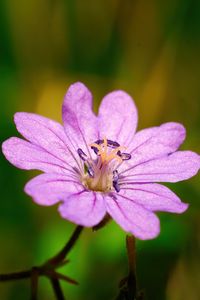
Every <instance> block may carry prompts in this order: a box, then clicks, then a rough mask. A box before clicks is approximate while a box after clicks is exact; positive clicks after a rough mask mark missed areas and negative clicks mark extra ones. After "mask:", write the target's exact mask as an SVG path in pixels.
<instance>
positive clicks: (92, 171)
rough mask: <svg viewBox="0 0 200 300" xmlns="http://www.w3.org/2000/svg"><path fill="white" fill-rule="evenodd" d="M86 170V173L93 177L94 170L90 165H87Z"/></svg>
mask: <svg viewBox="0 0 200 300" xmlns="http://www.w3.org/2000/svg"><path fill="white" fill-rule="evenodd" d="M87 172H88V175H89V176H90V177H94V170H93V169H92V167H91V166H89V167H88V170H87Z"/></svg>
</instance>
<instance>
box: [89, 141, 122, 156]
mask: <svg viewBox="0 0 200 300" xmlns="http://www.w3.org/2000/svg"><path fill="white" fill-rule="evenodd" d="M103 143H104V140H97V141H96V142H94V144H96V145H102V144H103ZM107 145H108V147H110V148H113V149H115V148H117V147H120V144H119V143H117V142H115V141H112V140H107ZM91 149H92V150H93V151H94V153H95V154H97V155H98V152H99V149H98V148H97V147H95V146H93V145H92V146H91Z"/></svg>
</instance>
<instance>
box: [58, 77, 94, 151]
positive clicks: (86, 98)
mask: <svg viewBox="0 0 200 300" xmlns="http://www.w3.org/2000/svg"><path fill="white" fill-rule="evenodd" d="M62 116H63V123H64V128H65V132H66V135H67V137H68V139H69V142H71V143H72V145H73V146H74V150H77V149H78V148H82V149H83V150H84V151H86V150H88V145H89V144H91V143H93V142H94V141H95V140H96V139H97V137H98V133H97V117H96V116H95V114H94V113H93V111H92V95H91V93H90V91H89V90H88V89H87V88H86V86H85V85H84V84H82V83H80V82H77V83H74V84H72V85H71V86H70V87H69V89H68V91H67V94H66V96H65V99H64V103H63V107H62Z"/></svg>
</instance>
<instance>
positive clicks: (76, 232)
mask: <svg viewBox="0 0 200 300" xmlns="http://www.w3.org/2000/svg"><path fill="white" fill-rule="evenodd" d="M82 230H83V227H82V226H80V225H78V226H77V227H76V228H75V230H74V232H73V233H72V235H71V237H70V239H69V241H68V242H67V244H66V245H65V246H64V247H63V249H61V251H59V252H58V253H57V254H56V255H55V256H53V257H52V258H50V259H49V260H48V263H49V264H51V265H57V264H59V263H60V262H62V261H63V260H64V259H65V257H66V255H67V254H68V253H69V251H70V250H71V249H72V247H73V246H74V244H75V243H76V241H77V239H78V238H79V236H80V234H81V231H82Z"/></svg>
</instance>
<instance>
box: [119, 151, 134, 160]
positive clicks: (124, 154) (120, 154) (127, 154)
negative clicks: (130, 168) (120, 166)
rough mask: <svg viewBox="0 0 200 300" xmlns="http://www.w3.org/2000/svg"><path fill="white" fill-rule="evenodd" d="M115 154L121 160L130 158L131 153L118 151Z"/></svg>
mask: <svg viewBox="0 0 200 300" xmlns="http://www.w3.org/2000/svg"><path fill="white" fill-rule="evenodd" d="M117 155H118V156H119V157H121V159H122V160H129V159H131V154H130V153H125V152H123V153H121V152H120V151H118V152H117Z"/></svg>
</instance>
